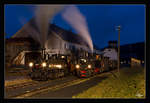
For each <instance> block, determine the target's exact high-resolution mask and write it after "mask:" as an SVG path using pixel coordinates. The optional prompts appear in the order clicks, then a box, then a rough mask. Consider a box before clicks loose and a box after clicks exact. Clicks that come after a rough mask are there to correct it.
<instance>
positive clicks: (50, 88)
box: [5, 67, 145, 99]
mask: <svg viewBox="0 0 150 103" xmlns="http://www.w3.org/2000/svg"><path fill="white" fill-rule="evenodd" d="M14 71H16V70H14ZM21 71H22V70H21ZM21 71H20V72H16V73H9V72H6V74H7V75H6V76H8V77H10V78H11V77H15V78H16V79H12V80H9V78H8V77H7V79H6V80H5V87H6V88H5V97H7V98H41V99H44V98H49V99H50V98H144V97H145V69H144V68H143V67H134V68H130V67H123V68H121V69H120V74H118V72H117V70H113V71H111V72H105V73H101V74H98V75H96V76H94V77H90V78H77V77H75V76H72V75H70V76H67V77H65V78H59V79H57V80H50V81H47V82H41V81H39V82H36V81H32V80H31V79H29V78H23V77H25V74H26V73H25V74H24V75H23V73H22V72H21ZM17 73H18V74H17ZM20 73H21V74H20ZM19 77H20V78H21V77H22V78H21V79H20V78H19Z"/></svg>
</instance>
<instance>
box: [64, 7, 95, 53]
mask: <svg viewBox="0 0 150 103" xmlns="http://www.w3.org/2000/svg"><path fill="white" fill-rule="evenodd" d="M62 17H63V18H64V20H66V21H67V22H68V23H69V24H70V25H71V26H72V27H73V28H74V29H75V30H76V31H77V32H78V33H79V35H80V36H81V37H82V38H83V39H84V40H85V41H86V42H87V44H88V46H89V48H90V50H91V51H92V52H93V43H92V39H91V37H90V34H89V31H88V27H87V23H86V19H85V17H84V16H83V15H82V14H81V13H80V11H79V10H78V8H77V7H75V6H73V5H72V6H69V7H67V8H66V9H65V10H64V12H63V13H62Z"/></svg>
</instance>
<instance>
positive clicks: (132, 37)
mask: <svg viewBox="0 0 150 103" xmlns="http://www.w3.org/2000/svg"><path fill="white" fill-rule="evenodd" d="M77 7H78V8H79V10H80V12H81V13H82V14H83V15H84V16H85V17H86V21H87V24H88V28H89V32H90V34H91V37H92V40H93V43H94V44H96V45H97V46H98V47H100V48H103V47H105V46H107V44H108V41H109V40H117V39H118V31H117V30H116V28H115V26H118V25H121V32H120V33H121V36H120V40H121V41H120V44H121V45H123V44H129V43H136V42H143V41H145V18H146V17H145V5H98V4H97V5H90V4H89V5H77ZM33 8H34V6H33V5H5V17H4V19H5V26H4V27H5V33H6V34H7V35H6V38H9V37H11V35H14V34H15V33H16V32H17V31H18V30H19V29H20V28H21V27H22V26H23V25H24V24H25V23H26V22H28V21H29V20H30V19H31V18H32V17H33V16H34V13H33V12H34V10H33ZM52 22H53V23H55V24H56V25H58V26H60V27H62V28H64V29H67V30H72V31H73V32H76V31H75V30H74V29H73V28H71V26H70V25H69V24H68V23H67V22H66V21H64V20H63V19H62V16H61V12H60V13H58V14H57V15H56V16H54V18H53V20H52Z"/></svg>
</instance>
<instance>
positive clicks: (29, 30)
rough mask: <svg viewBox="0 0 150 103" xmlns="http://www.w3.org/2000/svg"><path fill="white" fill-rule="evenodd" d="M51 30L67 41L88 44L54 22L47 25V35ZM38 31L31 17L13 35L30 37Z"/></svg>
mask: <svg viewBox="0 0 150 103" xmlns="http://www.w3.org/2000/svg"><path fill="white" fill-rule="evenodd" d="M52 31H53V32H55V33H56V34H57V35H58V36H59V37H61V38H62V39H63V40H65V41H67V42H71V43H75V44H80V45H84V46H88V45H87V43H86V42H85V41H84V39H82V37H81V36H80V35H77V34H75V33H73V32H71V31H68V30H65V29H63V28H61V27H59V26H57V25H55V24H50V25H49V29H48V35H50V34H51V33H52ZM39 33H40V31H39V29H38V27H37V25H36V22H35V18H32V19H31V20H30V21H29V22H27V23H26V24H25V25H24V26H23V27H22V28H21V29H20V30H19V31H18V32H17V33H16V34H14V35H13V37H30V34H31V35H34V36H36V35H37V34H39Z"/></svg>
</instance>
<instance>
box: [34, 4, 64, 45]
mask: <svg viewBox="0 0 150 103" xmlns="http://www.w3.org/2000/svg"><path fill="white" fill-rule="evenodd" d="M63 7H64V6H63V5H37V6H36V8H35V16H36V24H37V26H38V28H39V31H40V34H39V37H40V38H41V46H42V47H43V48H45V47H46V46H45V44H46V40H47V37H48V27H49V21H50V20H51V19H52V18H53V16H54V15H56V13H58V12H59V11H60V10H61V9H62V8H63Z"/></svg>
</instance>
